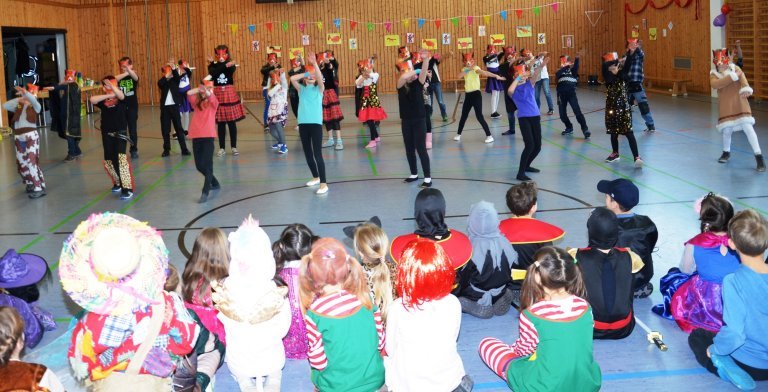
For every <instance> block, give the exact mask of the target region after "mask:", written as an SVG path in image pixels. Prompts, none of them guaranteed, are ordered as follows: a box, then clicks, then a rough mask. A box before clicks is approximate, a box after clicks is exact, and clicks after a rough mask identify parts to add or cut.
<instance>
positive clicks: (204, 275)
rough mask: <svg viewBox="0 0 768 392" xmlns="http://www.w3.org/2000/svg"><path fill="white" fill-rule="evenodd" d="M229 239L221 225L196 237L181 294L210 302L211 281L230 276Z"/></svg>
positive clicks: (194, 299) (183, 277) (195, 299)
mask: <svg viewBox="0 0 768 392" xmlns="http://www.w3.org/2000/svg"><path fill="white" fill-rule="evenodd" d="M229 261H230V255H229V241H228V240H227V236H226V235H224V232H223V231H221V229H219V228H217V227H206V228H205V229H203V230H202V231H201V232H200V234H199V235H198V236H197V239H195V245H194V246H193V247H192V255H190V256H189V260H187V264H186V265H185V266H184V272H183V273H182V274H181V277H182V282H183V283H182V288H181V295H182V298H184V301H185V302H189V303H191V304H197V305H203V306H208V305H211V306H212V304H206V303H199V302H200V301H202V302H207V301H206V298H209V297H210V292H211V282H212V281H215V280H221V279H224V278H226V277H227V276H229Z"/></svg>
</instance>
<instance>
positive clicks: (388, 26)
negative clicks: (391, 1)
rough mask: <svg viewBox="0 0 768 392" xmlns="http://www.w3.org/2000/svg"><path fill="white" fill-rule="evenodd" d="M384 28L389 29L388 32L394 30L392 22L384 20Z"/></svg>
mask: <svg viewBox="0 0 768 392" xmlns="http://www.w3.org/2000/svg"><path fill="white" fill-rule="evenodd" d="M384 29H385V30H387V33H391V32H392V22H384Z"/></svg>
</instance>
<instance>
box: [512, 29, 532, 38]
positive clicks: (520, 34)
mask: <svg viewBox="0 0 768 392" xmlns="http://www.w3.org/2000/svg"><path fill="white" fill-rule="evenodd" d="M515 32H516V33H517V34H516V35H517V38H525V37H532V36H533V29H532V28H531V26H517V28H515Z"/></svg>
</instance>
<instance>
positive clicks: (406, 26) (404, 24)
mask: <svg viewBox="0 0 768 392" xmlns="http://www.w3.org/2000/svg"><path fill="white" fill-rule="evenodd" d="M410 23H411V21H410V19H403V27H405V28H406V29H407V28H408V25H409V24H410Z"/></svg>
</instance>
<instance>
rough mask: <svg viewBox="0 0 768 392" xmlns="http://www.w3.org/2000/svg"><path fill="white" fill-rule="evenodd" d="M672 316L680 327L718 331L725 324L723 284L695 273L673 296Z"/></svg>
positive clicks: (688, 331)
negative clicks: (702, 277)
mask: <svg viewBox="0 0 768 392" xmlns="http://www.w3.org/2000/svg"><path fill="white" fill-rule="evenodd" d="M671 308H672V317H674V319H675V322H677V325H678V326H680V329H682V330H683V331H685V332H686V333H691V331H692V330H694V329H696V328H702V329H706V330H707V331H712V332H715V333H716V332H717V331H719V330H720V328H721V327H722V326H723V296H722V285H721V284H719V283H714V282H710V281H707V280H704V279H701V276H699V275H694V276H693V277H692V278H691V279H689V280H688V281H687V282H685V283H683V285H682V286H680V288H678V289H677V291H676V292H675V294H674V295H673V296H672V303H671Z"/></svg>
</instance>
